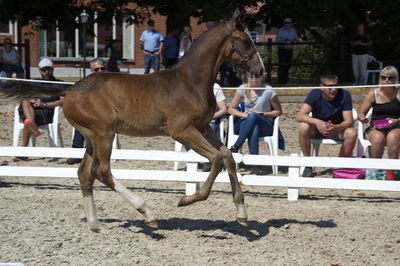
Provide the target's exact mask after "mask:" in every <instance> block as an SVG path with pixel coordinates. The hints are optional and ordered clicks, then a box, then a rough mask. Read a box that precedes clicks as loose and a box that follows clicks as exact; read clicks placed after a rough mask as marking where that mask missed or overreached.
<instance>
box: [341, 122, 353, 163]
mask: <svg viewBox="0 0 400 266" xmlns="http://www.w3.org/2000/svg"><path fill="white" fill-rule="evenodd" d="M356 141H357V131H356V129H355V128H352V127H351V128H347V129H346V130H345V131H344V133H343V144H342V147H341V149H340V154H339V156H340V157H348V156H350V155H351V154H352V153H353V149H354V147H355V146H356Z"/></svg>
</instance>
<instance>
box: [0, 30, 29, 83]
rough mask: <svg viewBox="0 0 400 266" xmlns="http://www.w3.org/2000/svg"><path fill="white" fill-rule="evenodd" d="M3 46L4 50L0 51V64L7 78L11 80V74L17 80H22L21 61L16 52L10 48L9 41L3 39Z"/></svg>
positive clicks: (10, 42)
mask: <svg viewBox="0 0 400 266" xmlns="http://www.w3.org/2000/svg"><path fill="white" fill-rule="evenodd" d="M3 45H4V49H3V50H0V62H1V63H2V69H3V70H4V72H6V76H7V78H11V77H12V74H13V73H15V74H16V75H17V78H24V69H23V68H22V65H21V59H20V56H19V54H18V52H17V51H16V50H15V49H14V48H13V47H12V41H11V39H10V38H5V39H4V42H3Z"/></svg>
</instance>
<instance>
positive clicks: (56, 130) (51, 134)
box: [13, 105, 64, 147]
mask: <svg viewBox="0 0 400 266" xmlns="http://www.w3.org/2000/svg"><path fill="white" fill-rule="evenodd" d="M59 114H60V106H57V107H55V108H54V116H53V123H50V124H46V125H42V126H38V128H39V129H42V130H47V136H48V139H49V146H50V147H57V146H58V140H59V141H60V146H61V147H64V141H63V138H62V134H61V130H60V125H59ZM23 128H24V123H22V121H21V119H20V117H19V113H18V105H17V106H16V107H15V109H14V136H13V146H18V140H19V135H20V132H21V130H22V129H23ZM35 144H36V138H35V137H34V136H31V138H30V140H29V146H35Z"/></svg>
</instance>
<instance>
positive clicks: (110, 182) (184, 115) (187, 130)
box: [0, 11, 264, 231]
mask: <svg viewBox="0 0 400 266" xmlns="http://www.w3.org/2000/svg"><path fill="white" fill-rule="evenodd" d="M242 19H243V14H242V13H240V12H238V11H236V12H235V14H234V15H233V17H232V18H231V20H230V21H228V22H226V23H223V24H220V25H219V26H217V27H216V28H214V29H212V30H210V31H208V32H206V33H204V34H203V35H202V36H201V37H200V38H199V39H198V40H197V41H196V42H195V43H194V45H193V46H192V48H191V49H190V51H189V52H188V53H187V54H186V55H185V56H184V57H183V58H182V59H181V61H180V62H179V63H178V64H177V65H176V66H175V67H173V68H171V69H168V70H164V71H160V72H156V73H152V74H148V75H127V74H118V73H101V74H92V75H90V76H89V77H87V78H85V79H83V80H81V81H79V82H77V83H76V84H75V85H73V86H71V87H70V88H68V89H57V88H54V89H53V90H49V89H46V88H36V89H34V87H33V86H32V85H26V84H23V85H21V84H19V87H23V89H18V88H17V87H18V86H9V85H7V84H8V83H6V85H3V86H0V87H2V88H1V89H0V92H2V93H3V95H4V96H5V97H13V98H16V99H22V98H30V97H32V96H36V97H38V96H42V95H43V96H44V95H49V94H52V95H55V94H59V95H60V94H65V99H64V104H63V110H64V114H65V117H66V118H67V119H68V121H69V122H70V123H71V124H72V126H74V127H75V128H76V129H78V130H79V131H80V132H81V133H82V134H83V135H84V136H85V137H86V140H87V147H86V152H85V155H84V157H83V160H82V162H81V164H80V166H79V170H78V175H79V180H80V184H81V188H82V192H83V197H84V201H85V204H84V205H85V211H86V216H87V220H88V224H89V227H90V229H91V230H93V231H99V230H100V228H101V226H100V224H99V222H98V220H97V218H96V212H95V206H94V201H93V183H94V181H95V180H96V179H97V180H99V181H100V182H102V183H104V184H105V185H107V186H108V187H110V188H111V189H113V190H115V191H117V192H118V193H120V194H121V196H122V197H124V198H125V199H126V200H127V201H129V202H130V203H131V204H133V205H134V207H135V208H136V209H137V210H138V211H139V212H140V213H142V214H143V215H144V217H145V220H146V222H147V224H148V225H149V226H152V227H157V222H156V220H155V217H154V215H153V213H152V212H151V210H150V209H149V208H148V207H147V205H146V203H145V201H144V200H143V199H142V198H141V197H139V196H138V195H136V194H134V193H132V192H130V191H129V190H128V189H126V188H125V187H124V186H123V185H122V184H121V183H120V182H118V180H115V179H114V178H113V176H112V174H111V169H110V155H111V150H112V142H113V139H114V135H115V134H116V133H118V134H125V135H129V136H157V135H168V136H171V137H172V138H173V139H174V140H177V141H179V142H181V143H182V144H184V145H187V146H189V147H191V148H192V149H193V150H194V151H196V152H197V153H199V154H201V155H203V156H204V157H206V158H207V159H208V160H209V161H210V163H211V172H210V174H209V176H208V177H207V180H206V181H205V182H204V184H203V185H202V186H201V188H200V189H199V191H198V192H197V193H196V194H194V195H191V196H183V197H182V198H181V200H180V201H179V203H178V206H187V205H190V204H193V203H195V202H197V201H201V200H206V199H207V198H208V196H209V193H210V190H211V187H212V185H213V183H214V180H215V178H216V176H217V175H218V174H219V173H220V172H221V170H222V168H223V167H224V166H225V168H226V169H227V171H228V174H229V178H230V183H231V187H232V193H233V201H234V204H235V206H236V208H237V220H238V222H240V223H241V224H243V225H246V224H247V213H246V208H245V205H244V196H243V193H242V191H241V189H240V185H239V182H238V179H237V175H236V167H235V161H234V159H233V157H232V154H231V152H230V151H229V149H227V148H226V147H225V146H224V145H223V144H222V142H221V141H220V139H219V138H218V136H216V135H215V134H214V132H213V131H212V129H211V128H210V126H209V122H210V120H211V119H212V116H213V113H214V111H215V107H216V102H215V98H214V94H213V83H214V80H215V77H216V75H217V72H218V70H219V68H220V66H221V64H222V62H223V61H224V60H229V61H232V62H234V63H236V64H238V65H240V66H241V67H242V68H245V69H246V70H248V71H249V72H251V73H252V74H254V75H256V76H259V75H261V74H262V73H263V70H264V66H263V63H262V60H261V58H260V56H259V54H258V53H257V50H256V47H255V45H254V43H253V41H252V40H251V37H250V36H249V34H248V33H246V32H245V31H244V26H243V24H242ZM11 87H14V88H13V89H12V90H11V89H10V88H11ZM30 87H32V88H30ZM7 88H8V89H7Z"/></svg>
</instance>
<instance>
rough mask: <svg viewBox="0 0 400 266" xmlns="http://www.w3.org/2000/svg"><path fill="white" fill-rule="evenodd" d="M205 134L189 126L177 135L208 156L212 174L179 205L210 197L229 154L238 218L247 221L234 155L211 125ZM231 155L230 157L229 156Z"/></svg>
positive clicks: (198, 151) (180, 140)
mask: <svg viewBox="0 0 400 266" xmlns="http://www.w3.org/2000/svg"><path fill="white" fill-rule="evenodd" d="M205 134H206V136H207V139H205V138H204V137H203V135H202V134H201V133H200V132H199V131H198V130H197V129H196V128H194V127H189V128H187V129H186V130H185V131H183V132H181V134H180V135H179V136H178V137H176V140H178V141H179V142H181V143H182V144H184V145H187V146H189V147H191V148H192V149H193V150H194V151H196V152H197V153H199V154H201V155H203V156H204V157H206V158H207V159H208V160H209V161H210V163H211V171H210V174H209V176H208V177H207V180H206V181H205V182H204V184H203V185H202V186H201V187H200V189H199V191H198V192H197V193H195V194H193V195H190V196H184V197H182V199H181V200H180V202H179V203H178V206H187V205H190V204H193V203H195V202H197V201H202V200H206V199H207V198H208V196H209V195H210V191H211V188H212V185H213V183H214V181H215V178H216V177H217V175H218V174H219V173H220V172H221V170H222V167H223V164H224V160H225V158H224V156H227V157H226V158H227V159H226V160H227V167H229V169H230V170H228V172H230V174H229V176H230V178H233V179H235V180H233V181H232V180H231V184H232V190H233V191H234V192H235V193H234V194H235V195H234V202H235V205H236V207H237V208H238V220H239V221H241V222H242V223H245V221H246V220H247V214H246V209H245V207H244V197H243V194H242V193H241V190H240V186H239V182H238V180H237V176H236V169H235V165H234V161H233V158H232V155H231V154H230V152H229V151H228V150H227V148H226V147H223V144H222V143H221V141H220V140H219V139H218V137H217V136H216V135H215V133H214V132H213V131H212V130H211V128H210V127H207V129H206V132H205ZM208 140H209V141H210V142H211V143H213V145H214V146H213V145H211V144H210V142H209V141H208ZM216 147H219V149H220V151H218V150H217V148H216ZM222 147H223V148H222ZM229 156H230V159H229V158H228V157H229ZM228 162H229V163H228ZM238 188H239V189H238Z"/></svg>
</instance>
